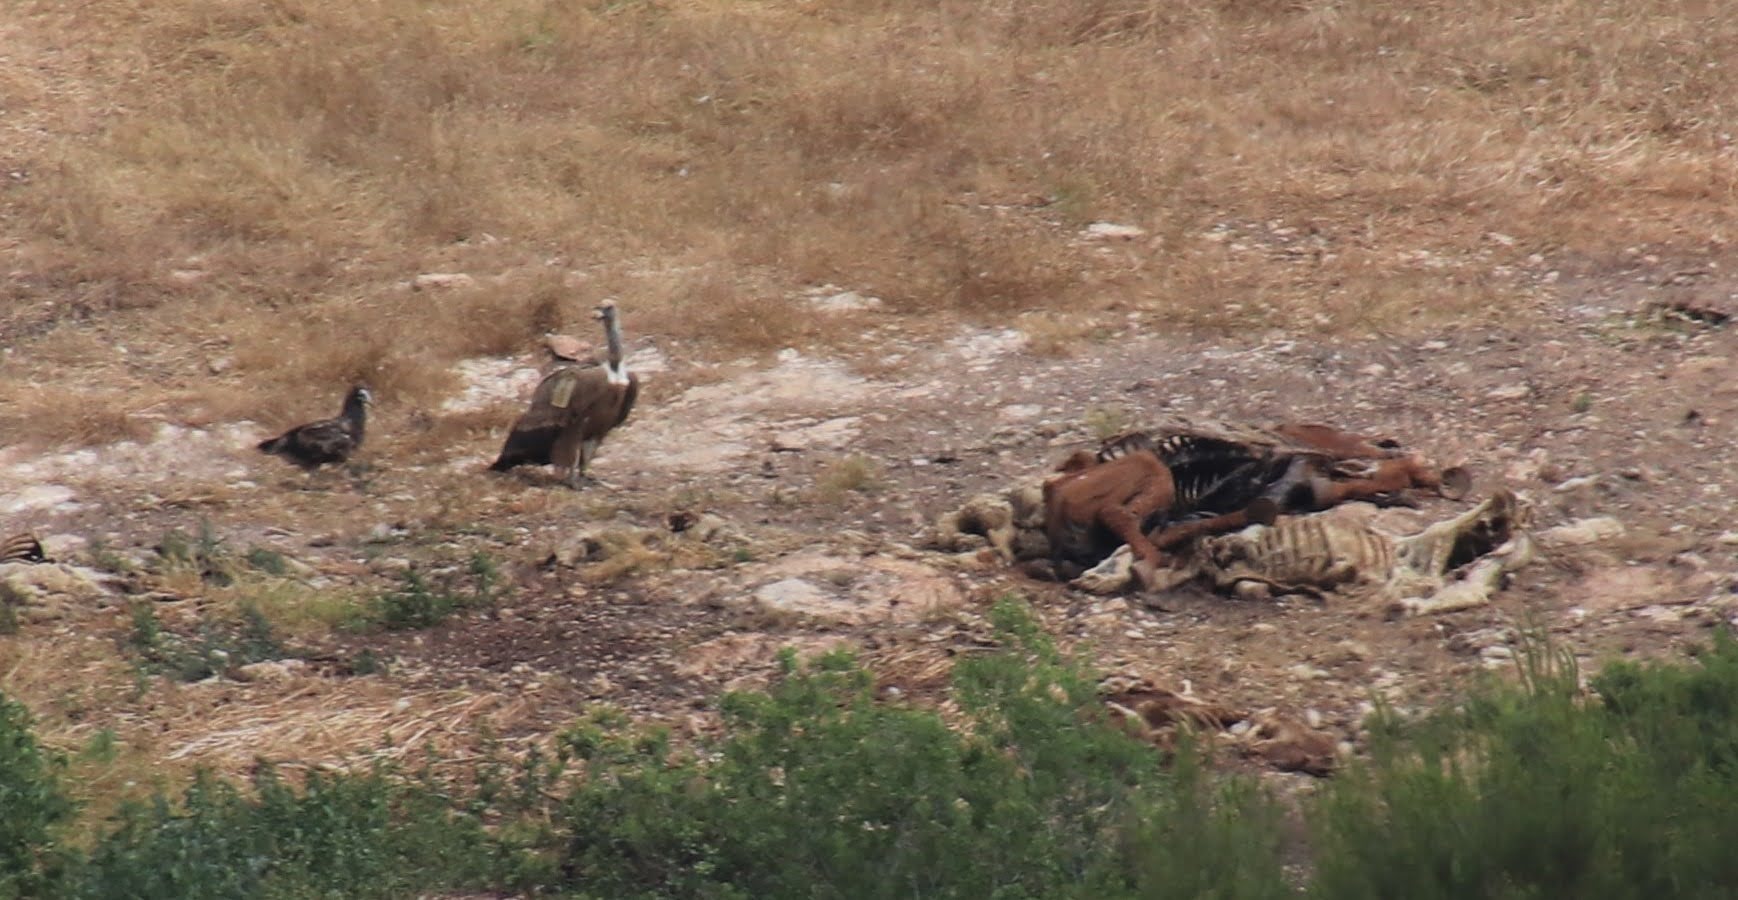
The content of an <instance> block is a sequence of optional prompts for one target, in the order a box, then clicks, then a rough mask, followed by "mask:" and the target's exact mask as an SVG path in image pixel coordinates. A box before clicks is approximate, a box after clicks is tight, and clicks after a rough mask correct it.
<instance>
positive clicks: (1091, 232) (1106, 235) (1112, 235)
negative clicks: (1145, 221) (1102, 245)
mask: <svg viewBox="0 0 1738 900" xmlns="http://www.w3.org/2000/svg"><path fill="white" fill-rule="evenodd" d="M1146 233H1147V230H1146V229H1145V228H1140V227H1138V226H1135V225H1118V224H1116V223H1114V222H1094V223H1092V224H1091V225H1088V226H1086V236H1087V237H1089V238H1092V239H1094V240H1100V241H1111V240H1115V241H1132V240H1134V239H1135V238H1138V237H1144V236H1145V235H1146Z"/></svg>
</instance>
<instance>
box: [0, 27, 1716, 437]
mask: <svg viewBox="0 0 1738 900" xmlns="http://www.w3.org/2000/svg"><path fill="white" fill-rule="evenodd" d="M10 12H12V13H13V15H12V16H10V17H9V19H10V21H9V22H8V23H7V25H6V26H5V27H6V33H5V38H6V40H7V43H8V51H9V52H8V55H7V58H6V59H4V60H0V104H3V105H4V106H5V107H6V108H7V109H9V110H18V111H20V114H21V115H22V116H23V117H25V118H24V119H21V122H22V124H24V125H25V126H27V127H21V128H15V129H12V130H10V131H9V132H8V133H7V134H6V135H4V136H0V162H4V166H5V169H6V171H7V172H8V173H9V174H8V176H7V177H8V179H9V180H8V181H7V182H5V187H4V189H0V221H3V222H5V223H6V224H5V225H4V226H0V244H3V245H4V246H5V247H6V248H7V251H8V255H9V258H10V259H12V260H14V263H13V265H12V267H11V268H12V271H10V272H9V277H8V282H7V284H6V285H5V287H4V288H0V291H3V293H0V307H3V308H0V335H3V336H0V344H4V345H5V346H7V347H11V348H13V349H14V350H18V351H22V352H16V353H14V354H13V355H12V356H11V357H10V358H9V359H8V366H9V367H15V368H17V369H18V370H19V371H21V372H22V373H23V375H21V376H19V377H25V378H36V379H39V380H40V379H47V380H52V381H53V382H54V383H56V384H57V385H59V386H61V387H64V388H65V389H66V390H67V391H70V392H72V393H73V394H75V395H76V398H77V399H79V400H80V401H86V400H98V399H100V398H102V397H103V391H102V390H101V389H99V388H98V387H97V385H100V384H102V383H103V381H102V380H101V379H102V378H104V377H107V376H109V375H112V374H113V373H115V372H116V371H118V370H120V369H125V370H127V372H128V376H129V378H130V379H132V380H136V381H137V382H139V383H140V385H139V390H138V391H137V392H136V393H135V394H134V396H136V397H138V398H140V399H141V401H142V402H143V403H146V404H149V403H152V402H155V401H156V400H157V399H159V398H160V396H186V395H189V394H194V395H197V394H200V393H201V392H203V391H206V390H212V391H230V392H236V393H239V394H240V395H242V398H241V399H237V400H233V401H225V403H223V404H222V406H223V408H225V409H231V408H240V409H256V410H259V411H262V413H263V412H273V413H277V412H288V411H289V410H290V407H292V406H295V407H296V408H297V409H301V408H302V407H300V406H299V405H298V404H299V403H300V402H302V401H300V400H296V399H294V398H300V397H303V396H307V395H313V394H318V395H320V396H324V395H325V394H327V393H330V394H333V395H334V396H336V395H340V394H341V392H342V389H343V387H344V386H346V384H347V383H348V382H351V381H355V380H366V381H368V382H370V383H371V384H372V385H374V387H375V388H376V390H377V393H378V394H379V395H380V396H381V397H382V400H383V402H384V401H387V400H391V401H393V402H397V403H401V404H405V405H406V406H417V407H427V406H428V405H429V404H432V403H434V402H435V401H437V400H438V399H439V398H441V397H442V396H444V395H445V394H446V393H447V392H450V391H451V390H452V389H453V387H454V384H453V380H452V377H451V375H450V371H451V364H452V363H453V361H454V360H456V359H458V358H461V357H464V356H470V355H478V354H500V353H509V352H515V351H521V350H526V349H529V348H530V347H531V346H533V345H534V342H535V339H536V337H537V336H538V335H540V334H541V333H543V332H544V331H548V330H563V331H567V332H578V333H580V334H583V333H584V330H585V329H587V328H589V327H590V326H589V323H588V322H587V321H585V320H584V318H583V316H584V313H585V311H586V310H587V309H588V308H589V307H590V305H591V304H592V303H594V302H595V301H596V300H598V299H600V298H601V297H604V296H617V297H619V298H621V300H622V304H623V309H624V313H625V319H626V324H627V327H628V329H629V331H630V334H631V335H632V334H638V335H656V336H658V337H660V338H664V339H669V340H672V341H680V342H681V345H682V347H683V352H684V353H685V354H688V355H691V356H704V357H710V358H714V359H716V358H721V357H724V356H728V355H732V354H740V353H743V352H751V353H759V352H763V351H766V350H770V349H776V348H780V347H784V346H802V345H822V346H828V345H833V346H837V345H847V344H850V343H853V342H855V341H857V340H859V339H860V330H859V329H860V326H861V322H859V321H857V320H854V319H853V318H851V317H844V318H838V317H832V316H830V315H829V314H824V313H817V312H814V311H812V310H810V309H808V308H807V307H806V306H805V305H804V304H803V303H802V302H800V301H796V300H793V299H792V298H794V297H798V296H800V295H801V292H802V290H803V289H804V288H807V287H811V286H814V285H818V284H823V283H832V284H838V285H842V286H845V287H847V288H849V289H852V290H858V291H862V292H864V293H868V294H874V295H875V296H878V297H881V298H883V299H884V300H885V301H886V308H885V310H884V311H882V312H880V313H877V314H876V315H880V316H896V317H902V318H904V319H906V320H908V321H909V322H910V323H911V324H913V325H914V326H921V325H923V324H925V323H937V324H946V323H948V322H951V321H953V320H954V319H956V318H960V317H966V318H970V319H976V320H980V321H985V322H993V323H998V324H1001V323H1006V322H1008V321H1009V320H1013V319H1016V318H1018V317H1021V316H1022V314H1036V317H1034V318H1030V319H1027V320H1026V325H1024V326H1022V327H1026V328H1027V330H1028V331H1029V333H1030V334H1031V335H1032V337H1033V345H1034V347H1035V348H1037V349H1040V350H1042V351H1044V352H1066V351H1067V350H1068V349H1069V348H1071V347H1073V346H1075V345H1076V344H1077V343H1078V342H1079V340H1080V339H1081V338H1083V337H1086V336H1087V335H1088V334H1090V331H1091V328H1092V327H1093V326H1091V325H1089V324H1087V323H1088V322H1090V321H1091V320H1092V319H1093V318H1094V317H1095V316H1098V315H1099V314H1102V313H1105V312H1108V311H1113V310H1121V311H1136V312H1139V313H1141V314H1142V315H1143V317H1144V319H1143V320H1144V321H1146V322H1148V323H1150V327H1155V328H1165V329H1182V328H1208V329H1227V330H1229V329H1245V328H1252V327H1260V328H1267V327H1282V328H1306V329H1322V330H1326V331H1334V332H1345V331H1351V332H1364V331H1381V332H1394V331H1399V330H1404V329H1418V328H1422V329H1430V328H1437V327H1442V325H1443V324H1444V322H1446V321H1452V320H1454V319H1456V318H1460V317H1465V316H1469V315H1474V316H1493V315H1524V314H1526V307H1527V300H1528V297H1527V295H1526V294H1525V293H1522V292H1520V290H1519V288H1518V286H1517V284H1518V283H1517V282H1515V280H1514V278H1513V277H1512V274H1511V275H1507V276H1505V275H1499V274H1493V273H1497V272H1499V271H1500V269H1499V267H1508V271H1510V272H1511V273H1512V272H1514V271H1515V270H1516V268H1517V267H1525V266H1527V265H1534V264H1533V263H1529V262H1528V260H1529V258H1530V257H1532V256H1533V255H1534V254H1538V255H1540V256H1541V257H1543V258H1545V259H1554V258H1558V257H1583V256H1597V255H1598V254H1601V253H1608V252H1610V251H1612V250H1613V249H1615V248H1620V247H1626V246H1631V245H1652V246H1655V247H1659V248H1664V249H1666V250H1667V251H1668V252H1670V251H1671V249H1673V248H1676V249H1677V250H1682V251H1685V252H1698V253H1701V252H1708V251H1709V250H1713V251H1715V252H1719V251H1720V250H1721V248H1725V247H1727V246H1728V245H1729V244H1730V243H1731V242H1732V241H1733V240H1734V239H1735V237H1738V236H1735V235H1734V234H1733V233H1732V230H1731V223H1730V216H1729V210H1730V208H1731V205H1732V202H1733V201H1734V199H1738V156H1735V155H1734V154H1733V152H1732V149H1731V148H1732V137H1731V135H1730V134H1729V131H1730V128H1729V126H1728V124H1727V123H1729V121H1730V118H1731V117H1730V115H1729V112H1730V110H1729V109H1728V106H1729V100H1728V98H1730V97H1732V96H1738V70H1735V69H1734V68H1733V67H1732V66H1731V65H1729V64H1728V61H1729V60H1730V59H1731V58H1733V56H1734V55H1735V53H1734V51H1738V20H1735V19H1734V18H1733V17H1731V16H1726V15H1722V14H1721V12H1722V11H1721V10H1720V9H1718V8H1717V6H1716V5H1714V4H1696V3H1690V4H1683V3H1674V2H1667V0H1639V2H1633V3H1617V2H1614V0H1596V2H1589V3H1576V4H1556V5H1548V6H1539V5H1538V4H1529V3H1523V2H1520V0H1479V2H1475V3H1472V4H1423V5H1420V4H1416V3H1401V2H1399V0H1369V2H1360V3H1356V4H1344V3H1327V2H1317V0H1305V2H1286V3H1279V2H1267V0H1262V2H1255V3H1227V2H1208V3H1196V4H1182V5H1177V4H1169V5H1167V4H1153V3H1148V2H1140V0H1060V2H1046V3H1038V2H1034V0H994V2H990V3H980V4H969V5H961V4H957V3H943V4H939V5H931V6H912V5H904V6H901V5H897V4H896V5H888V4H882V3H857V2H847V3H838V4H832V5H829V6H827V7H826V8H825V9H819V8H814V7H812V5H804V4H797V3H788V2H773V3H754V4H749V3H743V2H740V0H683V2H674V3H667V2H648V3H633V4H604V5H598V4H590V3H581V2H571V0H502V2H497V3H489V4H481V5H479V4H474V3H459V2H455V0H433V2H425V0H378V2H375V3H371V4H368V5H367V6H365V7H358V6H356V5H354V4H343V3H337V2H332V0H274V2H264V0H188V2H183V3H175V4H156V5H141V4H138V3H136V2H133V0H90V2H87V3H81V4H71V5H69V4H62V3H53V2H49V0H23V2H19V3H16V4H14V8H13V9H11V10H10ZM69 46H77V47H79V48H80V51H81V52H80V53H79V54H76V55H75V54H69V53H66V52H64V51H62V50H60V49H59V48H62V47H69ZM1094 222H1111V223H1117V224H1124V225H1131V226H1136V227H1138V228H1139V229H1142V230H1143V231H1142V234H1141V236H1139V237H1136V238H1134V239H1132V240H1128V241H1115V240H1110V241H1106V240H1095V239H1090V238H1089V237H1087V236H1086V233H1085V229H1086V227H1087V226H1088V225H1090V224H1091V223H1094ZM1541 265H1543V264H1541ZM427 273H458V274H464V275H466V276H468V280H465V279H460V280H457V281H453V282H450V283H449V284H448V286H446V287H432V286H428V287H423V288H421V289H414V288H411V287H406V285H407V284H410V285H415V284H417V283H418V282H417V281H416V278H417V276H418V275H422V274H427ZM214 337H221V338H222V339H224V340H226V341H227V342H228V344H227V346H228V349H227V350H226V351H225V353H226V355H227V356H229V357H231V358H232V360H233V367H232V368H230V369H229V370H228V371H227V372H226V373H225V374H224V375H223V377H222V378H221V379H217V381H218V382H220V383H221V384H214V383H213V379H211V378H210V377H209V373H207V372H205V370H204V367H205V363H206V361H207V359H206V358H207V357H209V356H210V355H211V354H210V352H209V351H207V350H205V349H203V348H202V345H203V344H204V343H205V342H207V341H210V340H211V339H213V338H214ZM121 338H124V339H125V340H127V341H128V343H129V344H131V345H132V346H133V350H134V352H133V353H132V354H131V355H129V356H128V358H127V359H126V360H121V359H119V358H117V357H116V356H115V355H114V354H108V353H103V352H97V353H79V354H72V355H70V356H69V355H68V354H66V353H62V352H60V351H59V350H57V348H63V349H64V348H68V347H71V346H72V344H74V343H76V341H77V340H79V339H82V340H85V341H86V342H87V344H90V345H91V346H94V347H98V348H100V347H103V346H105V345H106V342H108V341H111V340H115V339H121ZM9 377H10V376H9ZM8 386H10V385H8ZM6 394H7V396H5V397H0V419H4V422H5V424H7V425H8V426H9V427H8V432H9V433H12V430H13V429H14V428H21V429H24V430H25V431H28V432H34V433H39V434H40V435H41V436H44V437H47V438H50V439H54V440H73V441H78V440H90V439H94V436H95V435H98V434H102V433H106V432H108V431H110V430H111V426H113V425H114V424H115V423H114V422H112V421H111V422H96V421H92V422H89V423H80V422H77V421H56V420H55V419H56V417H55V416H52V415H49V416H43V415H36V414H35V413H37V412H40V411H38V410H27V409H24V408H23V407H21V405H20V401H18V400H17V399H16V397H15V392H13V391H7V392H6ZM306 402H307V403H309V404H310V405H313V404H314V401H313V399H309V400H307V401H306ZM69 405H71V404H69ZM77 405H79V406H81V407H86V408H93V407H95V406H99V405H101V404H94V403H91V402H80V403H79V404H77ZM318 405H319V406H320V407H321V408H324V406H325V405H326V404H325V403H324V402H322V403H320V404H318ZM124 406H125V404H123V407H124ZM112 408H113V407H110V409H112ZM103 415H108V416H113V415H115V413H113V412H107V413H104V414H103Z"/></svg>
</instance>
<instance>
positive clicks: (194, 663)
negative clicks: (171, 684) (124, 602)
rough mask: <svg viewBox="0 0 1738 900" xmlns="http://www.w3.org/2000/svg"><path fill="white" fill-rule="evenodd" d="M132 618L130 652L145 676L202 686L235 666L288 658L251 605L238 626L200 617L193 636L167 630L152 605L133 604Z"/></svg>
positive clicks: (244, 611) (148, 603)
mask: <svg viewBox="0 0 1738 900" xmlns="http://www.w3.org/2000/svg"><path fill="white" fill-rule="evenodd" d="M130 614H131V617H132V629H131V631H130V632H129V633H128V636H127V648H128V650H129V652H130V653H131V654H132V656H133V659H134V661H135V663H136V664H137V665H138V667H139V670H140V671H141V672H144V673H149V674H159V675H168V676H170V677H172V678H174V679H176V680H177V681H199V680H201V679H205V678H210V677H211V676H213V675H220V674H222V673H224V672H227V671H229V670H231V669H234V668H235V667H237V666H245V665H247V664H249V663H256V662H265V661H267V660H273V659H283V658H284V657H285V656H288V655H290V654H289V651H288V650H286V649H285V647H284V646H283V644H282V643H281V642H280V641H279V640H278V639H277V635H276V634H275V633H274V631H273V629H272V624H271V622H270V621H268V620H267V619H266V617H265V615H264V614H263V613H261V612H260V611H259V609H258V608H257V607H254V606H252V605H243V606H242V608H241V615H240V619H239V621H235V622H228V621H220V620H214V619H210V618H201V619H200V621H199V627H198V629H197V633H196V634H194V635H192V636H190V637H188V636H182V635H179V634H176V633H175V632H172V631H169V630H167V629H165V628H164V627H163V623H162V621H161V620H159V619H158V618H157V611H156V609H155V608H154V607H153V606H152V604H151V602H150V601H148V600H139V601H135V602H134V603H133V605H132V607H131V609H130Z"/></svg>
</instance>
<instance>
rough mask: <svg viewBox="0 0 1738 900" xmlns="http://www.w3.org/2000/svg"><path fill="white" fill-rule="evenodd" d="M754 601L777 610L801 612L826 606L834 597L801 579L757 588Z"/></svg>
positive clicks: (782, 580)
mask: <svg viewBox="0 0 1738 900" xmlns="http://www.w3.org/2000/svg"><path fill="white" fill-rule="evenodd" d="M754 599H756V600H758V601H760V602H761V603H764V604H766V605H767V606H771V607H773V608H775V609H788V610H800V609H808V608H812V607H816V606H820V605H823V604H826V603H828V602H829V601H831V600H832V595H831V594H829V593H828V592H826V591H824V590H821V589H820V588H818V587H816V586H815V585H813V584H811V583H809V582H807V581H805V580H803V579H801V578H781V579H779V580H778V581H774V582H771V583H769V584H763V585H761V586H760V587H758V588H755V589H754Z"/></svg>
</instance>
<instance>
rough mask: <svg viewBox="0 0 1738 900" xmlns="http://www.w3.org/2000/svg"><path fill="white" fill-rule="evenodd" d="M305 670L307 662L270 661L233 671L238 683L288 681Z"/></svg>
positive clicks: (289, 660) (249, 664)
mask: <svg viewBox="0 0 1738 900" xmlns="http://www.w3.org/2000/svg"><path fill="white" fill-rule="evenodd" d="M307 668H308V662H307V660H303V659H271V660H266V661H265V662H256V663H248V664H247V665H245V666H241V667H239V668H237V669H236V670H235V677H236V680H238V681H260V682H269V681H288V680H290V679H291V678H294V677H296V676H297V675H298V674H300V673H302V672H305V671H307Z"/></svg>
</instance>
